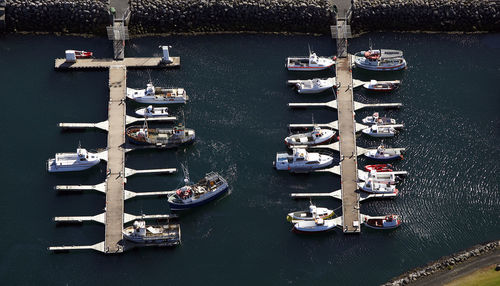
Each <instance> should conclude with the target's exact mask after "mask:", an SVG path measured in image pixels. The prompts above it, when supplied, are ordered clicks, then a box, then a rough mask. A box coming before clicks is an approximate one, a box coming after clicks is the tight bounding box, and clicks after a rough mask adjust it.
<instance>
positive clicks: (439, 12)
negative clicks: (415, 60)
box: [351, 0, 500, 32]
mask: <svg viewBox="0 0 500 286" xmlns="http://www.w3.org/2000/svg"><path fill="white" fill-rule="evenodd" d="M351 20H352V24H351V26H352V29H353V30H354V31H356V32H362V31H376V30H391V31H419V30H420V31H464V32H475V31H500V1H495V0H358V1H354V10H353V15H352V19H351Z"/></svg>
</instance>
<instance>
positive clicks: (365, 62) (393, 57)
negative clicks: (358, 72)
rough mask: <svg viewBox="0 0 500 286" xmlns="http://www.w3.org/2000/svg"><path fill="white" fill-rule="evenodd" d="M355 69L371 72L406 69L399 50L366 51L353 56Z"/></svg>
mask: <svg viewBox="0 0 500 286" xmlns="http://www.w3.org/2000/svg"><path fill="white" fill-rule="evenodd" d="M354 64H355V65H356V67H359V68H362V69H366V70H372V71H395V70H402V69H404V68H406V60H405V59H404V58H403V52H402V51H399V50H387V49H380V50H372V49H370V50H368V51H361V52H358V53H356V54H354Z"/></svg>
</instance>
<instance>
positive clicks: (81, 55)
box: [66, 50, 93, 59]
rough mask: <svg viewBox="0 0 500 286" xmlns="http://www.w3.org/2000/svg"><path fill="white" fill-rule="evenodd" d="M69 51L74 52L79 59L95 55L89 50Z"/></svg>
mask: <svg viewBox="0 0 500 286" xmlns="http://www.w3.org/2000/svg"><path fill="white" fill-rule="evenodd" d="M68 51H72V52H74V53H75V56H76V58H77V59H88V58H91V57H92V55H93V53H92V52H87V51H77V50H68ZM68 51H66V52H68Z"/></svg>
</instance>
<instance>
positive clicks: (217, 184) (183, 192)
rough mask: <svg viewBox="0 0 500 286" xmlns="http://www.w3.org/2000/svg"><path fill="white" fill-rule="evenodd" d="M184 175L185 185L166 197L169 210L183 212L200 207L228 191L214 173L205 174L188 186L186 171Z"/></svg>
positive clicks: (224, 181)
mask: <svg viewBox="0 0 500 286" xmlns="http://www.w3.org/2000/svg"><path fill="white" fill-rule="evenodd" d="M183 169H184V167H183ZM184 173H185V176H186V179H185V180H184V181H185V182H186V185H185V186H184V187H182V188H180V189H178V190H176V192H175V193H174V194H173V195H170V196H169V197H168V204H169V205H170V209H171V210H184V209H190V208H193V207H197V206H201V205H203V204H206V203H208V202H209V201H212V200H214V199H216V198H218V197H220V196H221V195H222V194H224V193H226V192H227V190H228V189H229V186H228V184H227V182H226V180H225V179H224V178H222V176H220V175H219V174H218V173H216V172H210V173H208V174H206V175H205V177H204V178H203V179H201V180H200V181H199V182H198V183H196V184H189V175H188V174H187V170H184Z"/></svg>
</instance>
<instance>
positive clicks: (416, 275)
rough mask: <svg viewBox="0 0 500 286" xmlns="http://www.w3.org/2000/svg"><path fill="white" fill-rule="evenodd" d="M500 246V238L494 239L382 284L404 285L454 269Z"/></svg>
mask: <svg viewBox="0 0 500 286" xmlns="http://www.w3.org/2000/svg"><path fill="white" fill-rule="evenodd" d="M499 248H500V240H499V241H493V242H489V243H485V244H481V245H477V246H474V247H472V248H470V249H468V250H466V251H462V252H459V253H456V254H453V255H451V256H447V257H443V258H441V259H439V260H438V261H437V262H432V263H430V264H428V265H427V266H425V267H421V268H417V269H414V270H411V271H409V272H407V273H405V274H403V275H401V276H399V277H396V278H394V279H392V280H391V281H390V282H387V283H385V284H383V285H382V286H402V285H406V284H409V283H411V282H414V281H416V280H418V279H422V278H424V277H426V276H429V275H432V274H434V273H437V272H440V271H448V270H452V269H453V268H454V267H455V266H458V265H459V264H461V263H467V262H468V260H469V259H471V258H474V257H478V256H481V255H486V254H488V253H492V252H493V251H498V250H499Z"/></svg>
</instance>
